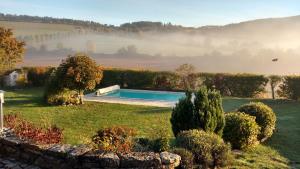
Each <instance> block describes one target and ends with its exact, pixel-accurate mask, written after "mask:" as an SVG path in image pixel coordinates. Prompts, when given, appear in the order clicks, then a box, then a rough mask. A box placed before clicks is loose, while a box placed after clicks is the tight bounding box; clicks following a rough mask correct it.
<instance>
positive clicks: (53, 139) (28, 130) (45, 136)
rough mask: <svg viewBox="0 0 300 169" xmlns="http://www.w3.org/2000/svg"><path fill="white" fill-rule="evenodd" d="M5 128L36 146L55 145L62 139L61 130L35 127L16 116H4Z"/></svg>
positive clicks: (51, 127)
mask: <svg viewBox="0 0 300 169" xmlns="http://www.w3.org/2000/svg"><path fill="white" fill-rule="evenodd" d="M4 121H5V127H8V128H11V129H13V130H14V133H15V134H16V135H17V136H19V137H21V138H23V139H28V140H31V141H33V142H36V143H38V144H57V143H61V141H62V139H63V135H62V129H60V128H58V127H56V126H50V127H47V128H42V127H36V126H34V125H33V124H32V123H30V122H28V121H26V120H24V119H22V118H20V116H19V115H18V114H8V115H5V116H4Z"/></svg>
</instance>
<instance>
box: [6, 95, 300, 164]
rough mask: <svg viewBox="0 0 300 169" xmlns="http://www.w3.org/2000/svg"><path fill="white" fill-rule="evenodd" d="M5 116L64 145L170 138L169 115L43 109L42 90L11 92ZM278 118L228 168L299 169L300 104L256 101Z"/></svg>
mask: <svg viewBox="0 0 300 169" xmlns="http://www.w3.org/2000/svg"><path fill="white" fill-rule="evenodd" d="M5 96H6V97H5V98H6V103H5V111H4V112H5V113H17V112H20V113H21V115H22V116H23V117H24V118H26V119H28V120H30V121H32V122H34V123H35V124H36V125H47V124H49V123H50V124H56V125H58V126H59V127H61V128H63V129H64V142H65V143H70V144H81V143H87V142H88V141H89V140H90V137H91V136H92V135H93V134H94V133H95V132H96V131H97V130H98V129H100V128H103V127H108V126H114V125H124V126H129V127H132V128H135V129H136V130H137V131H138V135H139V136H151V135H152V134H153V133H154V132H155V131H156V130H157V129H161V130H167V132H169V133H170V135H172V131H171V125H170V123H169V119H170V115H171V109H169V108H157V107H146V106H132V105H121V104H108V103H92V102H87V103H86V104H85V105H82V106H71V107H63V106H47V105H45V104H44V103H43V101H42V90H41V89H26V90H18V91H9V92H7V93H6V94H5ZM250 101H256V100H253V99H238V98H225V99H224V100H223V106H224V110H225V111H226V112H228V111H233V110H235V109H236V108H238V107H239V106H240V105H242V104H245V103H248V102H250ZM259 101H262V102H264V103H266V104H268V105H269V106H271V107H272V108H273V109H274V111H275V112H276V115H277V119H278V121H277V131H276V133H275V134H274V135H273V137H272V138H271V139H270V140H269V141H268V142H266V143H264V145H260V146H258V147H257V148H255V149H253V150H249V151H247V152H236V153H235V156H236V158H235V160H234V162H233V166H232V168H288V161H290V165H291V166H293V167H295V168H298V167H299V168H300V165H299V162H300V160H299V159H300V152H299V150H300V135H299V133H300V131H299V130H300V123H299V121H300V103H299V102H293V101H285V100H259Z"/></svg>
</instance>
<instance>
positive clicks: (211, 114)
mask: <svg viewBox="0 0 300 169" xmlns="http://www.w3.org/2000/svg"><path fill="white" fill-rule="evenodd" d="M194 106H195V110H194V111H195V116H196V125H197V126H199V127H200V128H201V129H203V130H204V131H209V132H214V133H216V134H218V135H222V133H223V129H224V126H225V117H224V111H223V107H222V98H221V94H220V92H219V91H216V90H208V89H207V88H206V87H201V88H200V90H199V91H198V92H196V93H195V99H194Z"/></svg>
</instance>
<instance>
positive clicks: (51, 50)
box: [0, 14, 300, 74]
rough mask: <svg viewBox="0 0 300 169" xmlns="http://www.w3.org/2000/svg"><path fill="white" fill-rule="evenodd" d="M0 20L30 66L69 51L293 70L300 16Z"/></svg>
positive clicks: (202, 67)
mask: <svg viewBox="0 0 300 169" xmlns="http://www.w3.org/2000/svg"><path fill="white" fill-rule="evenodd" d="M0 26H3V27H6V28H12V29H13V31H14V33H15V35H16V36H17V38H18V39H20V40H23V41H25V42H26V44H27V48H28V49H27V51H28V52H27V54H26V56H25V63H24V64H26V65H33V66H34V65H57V64H58V63H59V62H60V61H61V59H62V58H64V57H66V55H68V54H71V53H75V52H88V53H89V54H90V55H91V56H93V57H94V58H95V59H96V60H97V61H98V62H99V63H100V64H104V65H105V66H116V67H130V68H140V67H145V68H148V69H155V70H157V69H158V70H171V69H174V68H175V67H177V66H178V65H179V64H182V63H192V64H194V65H195V66H196V67H197V68H198V70H199V71H206V72H248V73H267V74H273V73H279V74H295V73H299V70H298V69H297V68H298V67H300V57H299V55H300V45H299V44H300V43H299V42H300V41H299V40H300V34H299V30H300V16H293V17H286V18H269V19H259V20H253V21H246V22H241V23H234V24H229V25H224V26H203V27H199V28H195V27H184V26H180V25H173V24H171V23H161V22H148V21H141V22H133V23H125V24H122V25H120V26H113V25H106V24H102V23H96V22H92V21H80V20H72V19H57V18H50V17H35V16H34V17H33V16H16V15H4V14H0ZM128 47H132V48H131V49H134V51H126V50H127V48H128ZM124 49H126V50H125V55H124ZM122 52H123V53H122ZM126 52H127V53H126ZM273 58H278V62H276V63H273V62H272V61H271V60H272V59H273ZM237 63H238V64H237Z"/></svg>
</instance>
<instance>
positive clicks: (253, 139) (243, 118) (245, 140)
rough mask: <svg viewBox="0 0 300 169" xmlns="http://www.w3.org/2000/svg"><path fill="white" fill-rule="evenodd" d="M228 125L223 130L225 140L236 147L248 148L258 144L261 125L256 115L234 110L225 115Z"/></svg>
mask: <svg viewBox="0 0 300 169" xmlns="http://www.w3.org/2000/svg"><path fill="white" fill-rule="evenodd" d="M225 120H226V125H225V128H224V132H223V138H224V140H225V141H227V142H230V143H231V146H232V148H234V149H247V148H250V147H253V146H255V145H257V144H258V143H259V142H258V140H257V136H258V134H259V132H260V127H259V126H258V125H257V123H256V122H255V117H253V116H250V115H247V114H245V113H240V112H234V113H227V114H226V115H225Z"/></svg>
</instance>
